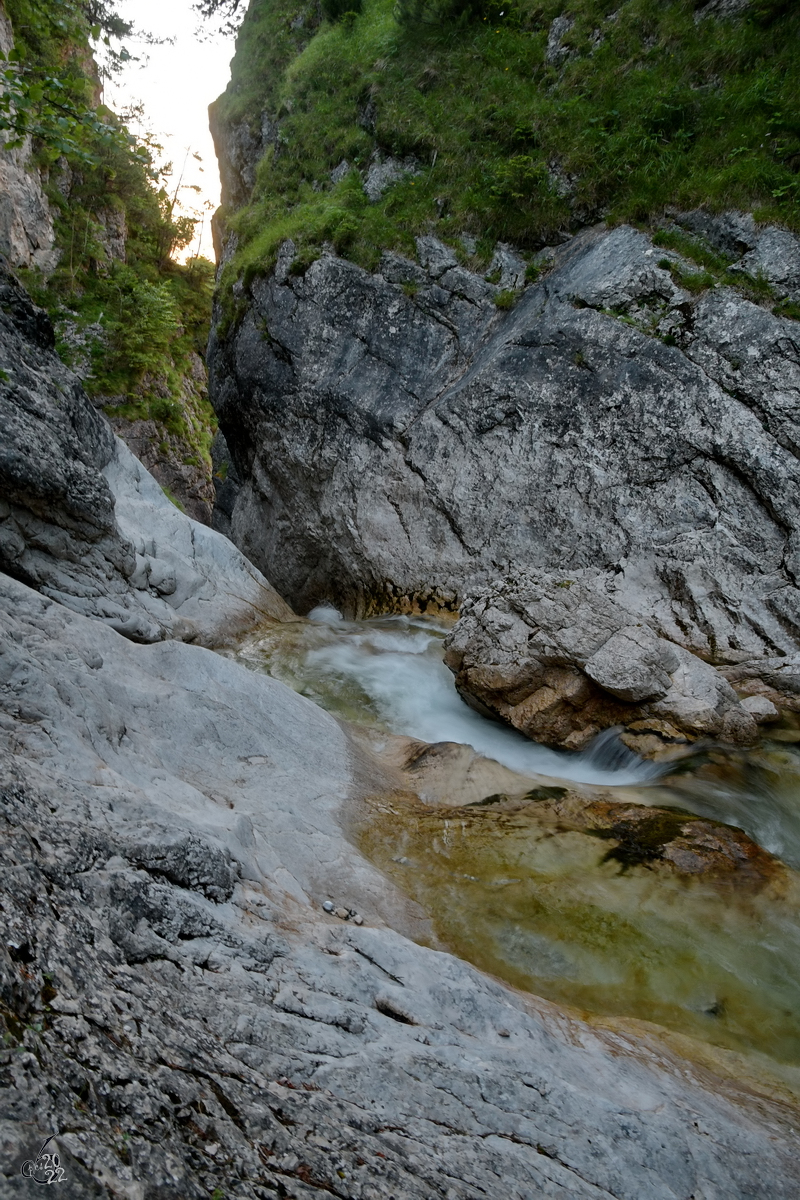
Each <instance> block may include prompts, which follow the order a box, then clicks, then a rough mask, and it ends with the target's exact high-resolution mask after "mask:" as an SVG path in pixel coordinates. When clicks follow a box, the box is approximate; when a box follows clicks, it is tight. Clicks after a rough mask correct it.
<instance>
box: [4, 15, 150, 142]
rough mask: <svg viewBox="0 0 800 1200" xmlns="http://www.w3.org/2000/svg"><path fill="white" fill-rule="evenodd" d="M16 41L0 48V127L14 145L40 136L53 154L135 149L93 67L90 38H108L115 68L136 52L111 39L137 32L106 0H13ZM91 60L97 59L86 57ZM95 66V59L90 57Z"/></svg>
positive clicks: (12, 16)
mask: <svg viewBox="0 0 800 1200" xmlns="http://www.w3.org/2000/svg"><path fill="white" fill-rule="evenodd" d="M6 7H7V9H8V12H9V16H10V17H11V20H12V23H13V26H14V30H15V39H16V45H15V47H14V49H13V50H11V51H10V53H9V54H8V55H2V54H0V63H2V66H0V130H2V131H5V132H6V133H7V134H8V135H9V136H7V137H6V139H5V142H6V145H8V146H9V147H15V146H20V145H22V144H23V142H24V141H25V138H26V137H28V136H31V137H34V138H36V139H37V140H38V141H40V142H41V143H43V144H44V145H46V146H47V147H48V149H49V150H50V151H51V153H53V154H54V155H55V156H58V155H59V154H67V155H70V156H71V157H73V158H75V159H79V160H82V161H85V162H93V161H94V156H93V152H92V147H93V146H94V145H95V144H98V143H100V144H102V143H104V142H108V143H110V144H113V143H118V144H119V145H120V146H121V147H122V148H123V149H124V150H125V151H126V152H128V153H133V154H135V153H136V148H135V142H134V139H133V138H132V137H131V136H130V135H129V134H128V133H127V131H126V130H125V129H124V128H123V127H122V126H121V125H120V123H119V122H118V121H116V120H115V119H114V118H113V115H112V114H111V113H110V112H109V111H108V109H104V108H103V107H102V106H101V107H99V108H98V107H97V103H96V96H95V93H96V90H97V80H96V77H95V74H94V71H93V70H92V69H87V54H86V50H87V48H88V45H89V41H90V39H95V40H97V39H102V40H103V42H105V43H106V46H107V49H108V55H107V57H108V60H109V66H110V67H111V69H114V68H115V67H120V66H121V65H122V64H123V63H124V62H126V61H127V60H128V59H129V58H130V54H129V53H128V51H127V50H126V49H125V47H124V46H122V47H120V48H115V47H114V46H113V44H112V38H116V39H119V38H122V37H125V36H127V35H128V34H129V33H130V32H131V31H132V26H131V25H130V24H129V23H128V22H127V21H123V20H122V19H121V18H120V17H119V16H118V15H117V14H116V13H115V12H114V10H113V9H112V8H111V7H110V5H108V4H107V3H105V2H104V0H84V2H80V0H8V3H7V5H6ZM88 61H89V62H91V60H88ZM92 66H93V64H92Z"/></svg>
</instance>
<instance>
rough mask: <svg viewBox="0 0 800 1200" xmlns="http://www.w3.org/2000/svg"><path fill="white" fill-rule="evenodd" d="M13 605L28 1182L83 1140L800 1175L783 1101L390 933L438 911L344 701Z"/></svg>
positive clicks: (340, 1163)
mask: <svg viewBox="0 0 800 1200" xmlns="http://www.w3.org/2000/svg"><path fill="white" fill-rule="evenodd" d="M0 614H1V615H0V621H2V637H0V649H2V653H1V654H0V663H2V664H3V674H2V679H3V683H2V686H0V764H2V766H1V767H0V823H2V828H3V845H4V853H3V860H2V868H0V902H2V905H3V928H4V934H3V939H2V942H3V944H2V946H0V995H1V996H2V1001H3V1009H2V1021H3V1023H4V1034H5V1037H4V1041H3V1046H2V1049H1V1050H0V1056H1V1057H2V1066H3V1071H4V1087H3V1089H2V1099H1V1100H0V1131H1V1132H2V1137H3V1145H4V1154H3V1157H2V1162H0V1191H2V1192H3V1194H4V1195H5V1194H9V1195H13V1194H16V1192H17V1191H18V1190H19V1187H18V1185H19V1182H20V1176H19V1172H20V1169H21V1166H22V1163H23V1162H24V1161H25V1160H28V1159H32V1158H34V1157H35V1155H36V1152H37V1151H38V1150H39V1148H40V1147H41V1145H42V1143H43V1142H44V1140H45V1138H47V1137H49V1136H51V1135H53V1134H55V1141H54V1143H53V1149H54V1150H56V1151H57V1153H58V1154H59V1156H60V1159H61V1163H62V1166H63V1168H64V1174H65V1178H64V1182H63V1183H62V1185H61V1186H62V1188H63V1190H64V1193H65V1194H66V1195H75V1196H78V1195H80V1196H97V1197H98V1198H99V1200H105V1198H106V1197H107V1198H108V1200H110V1198H111V1197H112V1196H126V1197H130V1198H131V1200H135V1198H136V1197H139V1196H142V1195H150V1194H152V1195H155V1194H156V1192H158V1194H159V1195H163V1196H175V1197H181V1200H184V1198H186V1200H194V1198H197V1200H201V1198H202V1197H207V1196H209V1195H211V1194H212V1193H213V1192H214V1190H215V1189H216V1188H222V1189H224V1191H225V1194H226V1196H230V1197H231V1198H232V1200H249V1198H251V1197H253V1196H254V1195H258V1194H261V1193H263V1194H265V1195H269V1194H274V1193H278V1194H282V1195H285V1196H287V1197H293V1198H294V1200H305V1198H306V1197H310V1196H311V1195H312V1194H318V1193H319V1192H320V1191H324V1192H326V1193H330V1194H332V1195H337V1196H341V1197H343V1198H344V1197H356V1196H363V1197H367V1196H374V1197H376V1198H377V1197H381V1200H382V1198H383V1197H385V1196H388V1195H392V1196H394V1197H396V1200H430V1197H433V1196H442V1197H444V1196H445V1194H446V1195H447V1196H448V1197H450V1198H451V1200H469V1198H470V1197H473V1196H475V1195H476V1194H481V1195H484V1196H486V1197H489V1198H490V1200H524V1198H525V1197H529V1196H532V1195H543V1194H544V1195H547V1194H550V1195H553V1196H559V1195H560V1196H563V1197H567V1196H568V1197H570V1200H572V1198H575V1200H584V1198H586V1200H598V1198H600V1197H607V1198H609V1200H610V1198H611V1197H612V1196H613V1197H618V1198H620V1200H641V1197H642V1196H643V1195H647V1196H648V1197H651V1196H652V1197H654V1198H658V1200H675V1198H676V1197H677V1198H679V1200H689V1197H691V1196H697V1195H699V1194H700V1192H701V1189H702V1190H703V1191H704V1192H708V1191H709V1188H711V1187H713V1189H714V1190H715V1191H716V1192H718V1193H719V1194H720V1195H724V1196H725V1197H726V1198H727V1197H730V1198H731V1200H739V1198H741V1200H744V1198H745V1197H748V1198H749V1200H752V1198H756V1200H759V1198H763V1200H768V1198H769V1200H789V1197H791V1196H793V1195H795V1194H796V1192H797V1188H798V1186H800V1175H799V1174H798V1165H797V1164H798V1161H800V1155H798V1143H797V1135H796V1134H795V1133H794V1131H793V1128H792V1126H793V1124H795V1122H794V1118H793V1117H792V1116H791V1113H790V1110H788V1109H786V1108H785V1106H783V1105H780V1104H775V1103H773V1102H772V1101H770V1100H769V1099H768V1098H767V1097H764V1096H759V1097H752V1096H751V1095H750V1094H749V1093H748V1092H747V1091H745V1090H742V1089H739V1088H737V1087H734V1086H732V1085H730V1084H727V1083H726V1082H725V1081H724V1080H723V1079H722V1078H715V1077H714V1076H713V1074H712V1073H710V1072H709V1071H708V1070H707V1069H705V1070H703V1071H702V1072H699V1071H696V1070H695V1069H694V1068H693V1067H692V1066H691V1065H690V1064H689V1063H687V1062H686V1061H682V1060H678V1059H676V1058H675V1057H674V1056H673V1055H672V1054H671V1053H670V1051H669V1050H668V1048H667V1047H666V1045H665V1044H664V1043H662V1042H660V1041H659V1040H658V1039H657V1038H656V1037H654V1036H653V1035H650V1040H648V1036H647V1035H643V1034H642V1033H641V1032H640V1034H639V1036H638V1038H637V1037H633V1036H631V1035H630V1034H629V1033H628V1032H626V1030H625V1028H624V1027H623V1026H621V1025H620V1024H619V1023H617V1027H616V1028H615V1029H613V1031H612V1030H604V1029H603V1028H597V1029H593V1028H592V1027H590V1026H589V1025H587V1024H584V1023H582V1022H580V1021H578V1020H577V1019H575V1018H574V1017H570V1016H567V1015H566V1014H565V1013H563V1012H561V1011H560V1010H558V1009H557V1008H555V1007H554V1006H551V1005H548V1004H546V1003H544V1002H539V1001H535V1000H534V999H533V998H528V997H526V996H524V995H523V994H522V993H520V992H518V991H513V990H511V989H508V988H505V987H503V986H501V985H500V984H498V983H497V982H495V981H494V980H491V979H489V978H487V977H486V976H483V975H481V974H480V972H478V971H476V970H475V969H473V968H471V967H469V966H467V965H466V964H464V963H463V962H460V961H459V960H457V959H455V958H453V957H452V956H451V955H448V954H444V953H441V952H439V951H436V950H432V949H428V948H426V947H424V946H422V945H419V944H417V943H416V942H415V941H412V940H408V939H407V937H406V936H403V933H401V932H395V930H394V929H392V928H391V927H389V926H394V927H395V929H397V928H399V929H401V930H403V931H404V932H405V933H407V934H411V935H412V936H414V937H416V938H418V939H419V938H422V937H425V936H426V933H428V931H427V930H426V924H425V921H424V919H423V918H422V916H421V914H420V913H419V911H418V910H416V909H415V906H414V905H412V904H411V903H409V901H407V900H406V899H405V898H404V897H403V896H402V895H400V894H399V893H398V892H397V891H396V890H395V889H394V888H393V886H392V885H391V884H390V883H388V881H387V880H386V878H385V877H383V876H382V875H381V874H380V873H379V872H378V871H377V870H376V869H375V868H373V867H372V866H371V865H370V864H369V863H367V862H366V861H365V860H364V859H363V858H361V856H360V855H359V854H358V852H357V851H356V850H355V849H354V848H353V846H352V844H351V843H350V842H349V841H348V840H347V838H346V836H345V834H344V832H343V826H346V824H347V809H348V805H349V804H350V803H352V802H354V801H356V800H357V799H358V797H359V796H360V795H361V794H363V789H364V788H365V787H369V788H371V789H376V788H377V789H380V788H381V786H383V780H382V777H381V774H380V769H379V768H377V767H376V765H375V764H374V763H373V765H372V766H369V764H368V762H367V760H366V759H365V758H364V755H363V754H360V753H358V752H356V751H355V750H354V747H353V746H352V745H350V744H349V742H348V738H347V736H346V734H345V733H344V732H343V730H342V729H341V727H340V726H339V725H338V724H337V722H336V721H334V719H333V718H332V717H330V716H329V715H328V714H326V713H325V712H323V711H322V710H321V709H319V708H317V707H316V706H315V705H313V704H312V703H310V701H307V700H305V699H304V698H303V697H301V696H298V695H296V694H295V693H293V692H290V691H289V690H288V689H287V688H285V687H284V686H283V685H282V684H280V683H279V682H277V681H276V680H273V679H270V678H269V677H268V676H265V675H260V674H257V673H255V672H252V671H248V670H246V669H244V668H243V667H241V666H240V665H238V664H237V663H235V662H233V661H231V660H229V659H227V658H223V657H221V656H219V655H216V654H212V653H210V652H209V651H207V650H204V649H202V648H200V647H198V646H192V645H186V644H183V643H180V642H162V643H160V644H158V645H151V646H141V645H135V644H133V643H131V642H130V641H127V640H125V639H124V638H122V637H120V636H119V635H118V634H117V633H115V632H114V631H113V630H112V629H109V628H107V627H105V626H103V625H101V624H98V623H97V622H96V621H91V620H88V619H86V618H84V617H82V616H80V615H78V614H76V613H74V612H71V611H70V610H69V609H67V608H65V607H64V606H63V605H59V604H56V603H54V602H52V601H50V600H48V599H46V598H45V597H43V596H42V595H40V594H38V593H36V592H34V591H32V590H31V589H29V588H27V587H25V585H23V584H21V583H18V582H16V581H14V580H11V579H8V578H7V577H0ZM265 764H266V765H265ZM376 772H377V773H376ZM607 815H608V814H606V816H607ZM629 816H630V814H629ZM603 819H604V818H603V816H602V814H597V815H596V821H595V823H597V822H602V820H603ZM618 824H619V822H618ZM619 840H620V839H619V837H618V836H616V835H614V836H612V837H611V838H610V839H609V847H610V848H611V847H613V846H614V845H615V844H616V843H618V842H619ZM651 840H652V839H651ZM233 865H235V867H236V871H235V873H234V872H233V871H232V870H231V868H232V866H233ZM684 866H685V864H684ZM664 869H672V867H671V865H670V864H669V863H667V862H666V860H664ZM675 869H683V868H682V867H680V865H676V866H675ZM231 888H232V890H231ZM328 896H334V897H336V906H337V907H342V910H343V911H345V912H346V913H347V914H348V915H349V913H350V910H351V909H355V910H356V912H357V914H358V915H362V914H363V924H362V925H360V926H358V925H357V924H356V923H355V918H352V919H350V920H348V921H339V920H338V919H337V918H335V917H332V916H329V915H327V913H324V912H323V911H322V904H323V901H325V900H326V898H327V897H328ZM428 936H429V934H428ZM68 1189H69V1190H68Z"/></svg>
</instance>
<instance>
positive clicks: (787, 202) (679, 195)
mask: <svg viewBox="0 0 800 1200" xmlns="http://www.w3.org/2000/svg"><path fill="white" fill-rule="evenodd" d="M342 2H344V0H342ZM565 12H566V14H567V15H568V16H569V17H570V18H571V19H572V22H573V23H572V25H571V27H570V28H569V30H568V31H567V33H566V34H565V36H564V38H563V55H562V56H561V57H560V60H559V61H557V62H556V61H550V62H548V60H547V43H548V35H549V31H550V27H551V24H552V21H553V19H554V18H555V17H557V16H559V15H562V14H563V13H565ZM300 17H301V18H302V19H299V18H298V8H297V3H296V0H254V2H253V3H252V4H251V6H250V9H249V11H248V13H247V15H246V17H245V19H244V20H243V22H242V26H241V30H240V33H239V41H238V44H237V54H236V58H235V60H234V63H233V77H232V81H231V84H230V86H229V88H228V90H227V92H226V93H225V95H224V96H223V97H221V98H220V100H219V101H218V102H217V106H216V116H217V119H218V120H219V121H220V122H221V123H222V124H223V126H224V125H225V124H226V123H228V124H233V123H236V122H240V121H243V120H244V121H248V120H249V121H255V120H256V119H257V118H258V119H259V120H260V114H261V113H263V112H266V113H268V114H270V116H271V117H272V118H273V119H276V120H277V121H278V124H279V129H280V133H279V138H278V140H277V143H276V144H274V145H270V146H269V147H268V148H267V150H266V153H265V154H264V157H263V159H262V161H261V163H260V165H259V168H258V172H257V179H256V185H255V188H254V191H253V196H252V199H251V202H250V203H249V204H248V205H246V206H245V207H243V208H242V209H240V210H239V211H238V212H235V213H227V214H225V219H226V221H227V224H228V227H229V228H231V229H232V230H234V231H235V232H236V233H237V235H238V250H237V255H236V257H235V258H234V260H233V261H232V262H231V263H230V264H229V266H228V268H227V270H226V275H225V278H224V282H223V295H225V294H227V293H228V292H229V289H230V285H231V283H232V282H233V279H234V278H237V277H242V276H244V277H245V278H251V277H252V275H253V273H257V272H259V271H262V270H265V269H267V268H268V267H269V266H270V265H271V263H272V262H273V261H274V257H275V254H276V253H277V249H278V247H279V245H280V243H281V241H282V240H283V239H285V238H287V237H291V238H293V239H294V241H295V242H296V244H297V245H298V247H300V248H301V250H302V252H303V254H304V256H305V258H306V260H308V259H310V258H311V257H313V255H314V254H318V253H319V252H320V248H321V246H322V244H323V243H324V242H332V243H333V245H334V246H335V247H336V249H337V250H338V251H339V253H344V254H346V255H348V256H349V257H350V258H352V259H353V260H354V261H356V262H358V263H360V264H362V265H364V266H367V267H374V266H375V265H376V264H377V261H378V259H379V256H380V253H381V251H382V250H383V249H386V248H396V249H399V250H402V251H404V252H407V253H408V252H412V251H413V238H414V236H415V235H416V234H418V233H420V232H425V231H435V232H436V233H437V235H438V236H439V237H442V238H444V240H445V241H450V243H451V244H452V245H454V246H458V245H459V242H458V239H459V237H460V235H461V234H462V233H465V232H467V233H470V234H472V235H473V236H474V237H475V238H476V240H477V243H478V248H479V249H478V258H479V259H481V260H483V261H486V258H487V256H488V255H490V253H491V246H492V245H493V244H494V242H495V241H497V240H498V239H500V240H508V241H512V242H514V243H516V244H517V245H518V246H520V247H521V248H522V249H527V250H528V251H533V250H535V249H538V248H539V247H541V246H542V245H544V244H546V243H548V242H549V241H552V240H553V239H558V238H560V237H561V236H562V235H563V233H564V232H565V231H567V232H568V231H569V230H571V229H575V228H577V227H578V226H579V225H581V224H583V223H586V222H587V221H592V220H597V219H600V218H604V219H606V220H608V221H609V222H611V223H615V222H619V221H623V220H625V221H632V222H634V223H644V222H649V221H652V220H654V219H657V218H658V216H659V214H660V213H662V212H663V210H664V208H665V206H667V205H670V204H671V205H675V206H678V207H680V208H690V207H694V206H697V205H700V204H702V205H705V206H707V207H709V208H711V209H714V210H724V209H725V208H729V207H740V208H745V209H750V210H753V211H755V213H756V217H757V218H758V219H759V220H769V221H773V222H776V223H778V224H780V225H783V226H785V227H788V228H790V229H800V174H799V172H800V110H798V107H797V104H796V97H797V95H798V94H800V55H798V54H797V51H796V47H797V45H798V40H799V39H800V10H798V7H797V6H796V5H782V4H780V3H767V0H764V2H763V3H756V4H755V6H754V7H753V8H752V10H751V12H750V15H749V16H746V17H739V18H736V19H728V20H718V19H715V18H712V17H703V18H701V19H696V18H697V14H696V6H695V3H694V0H666V2H664V0H622V2H620V0H613V2H612V0H573V3H571V4H570V5H569V7H568V8H567V9H565V6H564V3H563V0H512V3H510V4H501V3H498V4H495V3H490V0H476V2H475V3H474V4H473V3H471V2H469V0H463V2H462V0H419V2H417V0H364V5H363V10H362V12H361V13H360V14H359V15H358V16H356V17H354V18H353V19H352V20H348V21H347V22H344V23H343V22H341V21H340V22H332V21H331V20H329V19H325V17H324V14H323V15H322V16H321V15H320V10H319V9H317V8H316V7H315V6H313V5H312V6H309V7H308V8H306V9H303V10H301V13H300ZM376 151H377V152H378V153H380V154H382V155H384V156H389V155H391V156H394V157H396V158H404V157H406V156H408V155H413V156H414V157H415V158H416V160H417V164H418V174H417V175H416V176H414V177H413V178H412V177H407V178H406V179H404V180H402V181H401V182H398V183H396V184H395V185H394V186H393V187H391V188H389V189H388V190H387V191H386V192H385V194H384V195H383V196H382V197H381V198H380V199H379V200H378V201H377V202H375V203H370V202H369V201H368V200H367V198H366V196H365V195H364V192H363V188H362V187H361V182H360V175H359V173H361V176H363V173H364V172H365V171H366V169H367V168H368V164H369V162H370V159H371V157H372V155H373V154H374V153H375V152H376ZM343 159H344V160H346V161H347V162H348V163H350V164H351V166H352V167H354V168H356V170H354V171H351V172H350V173H349V174H348V175H347V176H346V177H345V178H344V179H341V180H340V181H339V182H338V183H336V184H334V183H332V182H331V178H330V176H331V172H332V171H333V169H334V168H335V167H336V166H337V165H338V164H339V163H340V162H341V161H342V160H343Z"/></svg>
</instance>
